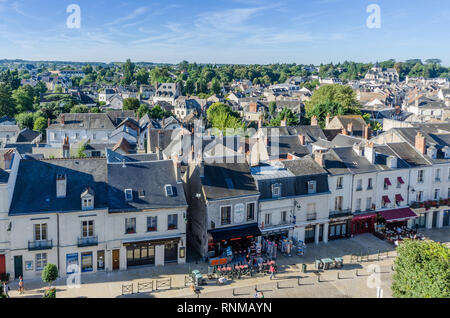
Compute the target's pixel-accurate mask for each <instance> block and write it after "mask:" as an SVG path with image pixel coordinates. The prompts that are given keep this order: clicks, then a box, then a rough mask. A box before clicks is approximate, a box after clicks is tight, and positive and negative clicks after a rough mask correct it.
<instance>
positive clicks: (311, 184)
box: [308, 181, 317, 193]
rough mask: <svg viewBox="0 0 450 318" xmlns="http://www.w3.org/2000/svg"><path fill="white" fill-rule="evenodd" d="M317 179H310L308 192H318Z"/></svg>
mask: <svg viewBox="0 0 450 318" xmlns="http://www.w3.org/2000/svg"><path fill="white" fill-rule="evenodd" d="M316 185H317V183H316V181H308V193H316Z"/></svg>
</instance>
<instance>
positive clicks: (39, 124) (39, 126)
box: [33, 117, 47, 134]
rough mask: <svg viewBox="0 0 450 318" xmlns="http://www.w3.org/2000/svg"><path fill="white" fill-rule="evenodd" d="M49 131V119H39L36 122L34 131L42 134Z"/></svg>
mask: <svg viewBox="0 0 450 318" xmlns="http://www.w3.org/2000/svg"><path fill="white" fill-rule="evenodd" d="M45 129H47V119H45V117H38V118H36V119H35V120H34V125H33V130H36V131H39V132H40V133H41V134H43V133H45Z"/></svg>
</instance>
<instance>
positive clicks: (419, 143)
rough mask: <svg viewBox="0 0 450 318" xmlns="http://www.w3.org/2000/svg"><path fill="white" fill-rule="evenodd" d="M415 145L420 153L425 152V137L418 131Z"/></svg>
mask: <svg viewBox="0 0 450 318" xmlns="http://www.w3.org/2000/svg"><path fill="white" fill-rule="evenodd" d="M415 147H416V149H417V150H418V151H419V152H420V153H421V154H423V155H424V154H425V150H426V147H425V137H424V136H423V134H422V133H421V132H420V131H419V132H417V135H416V142H415Z"/></svg>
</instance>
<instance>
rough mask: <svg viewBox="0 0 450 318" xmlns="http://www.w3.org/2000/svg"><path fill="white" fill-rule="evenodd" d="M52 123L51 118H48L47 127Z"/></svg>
mask: <svg viewBox="0 0 450 318" xmlns="http://www.w3.org/2000/svg"><path fill="white" fill-rule="evenodd" d="M51 123H52V121H51V120H50V118H49V119H47V127H50V125H51Z"/></svg>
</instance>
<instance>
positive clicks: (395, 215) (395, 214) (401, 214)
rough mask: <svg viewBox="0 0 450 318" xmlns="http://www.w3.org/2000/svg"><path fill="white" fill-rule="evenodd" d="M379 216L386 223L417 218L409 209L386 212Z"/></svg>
mask: <svg viewBox="0 0 450 318" xmlns="http://www.w3.org/2000/svg"><path fill="white" fill-rule="evenodd" d="M380 214H381V216H382V217H383V218H384V219H385V220H386V222H388V223H390V222H396V221H405V220H408V219H415V218H417V215H416V214H415V213H414V212H413V211H412V210H411V209H410V208H403V209H396V210H387V211H382V212H380Z"/></svg>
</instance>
